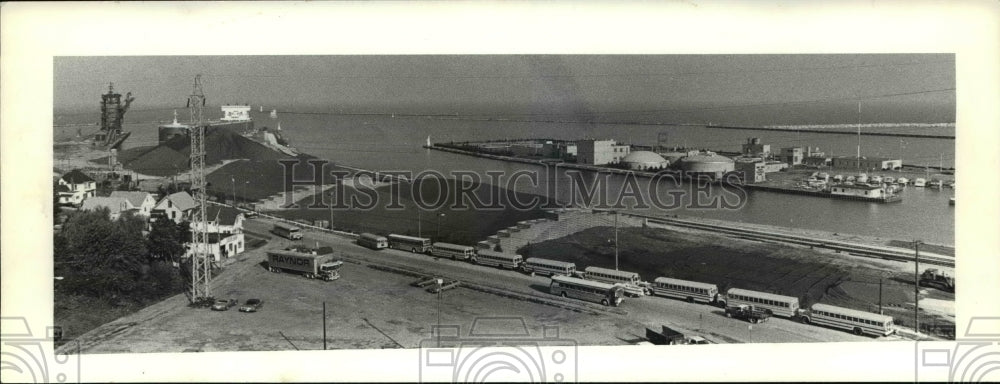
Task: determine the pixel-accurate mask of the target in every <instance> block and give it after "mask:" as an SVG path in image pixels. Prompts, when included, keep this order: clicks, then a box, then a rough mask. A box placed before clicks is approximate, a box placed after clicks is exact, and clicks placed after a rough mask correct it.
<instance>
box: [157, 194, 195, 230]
mask: <svg viewBox="0 0 1000 384" xmlns="http://www.w3.org/2000/svg"><path fill="white" fill-rule="evenodd" d="M197 207H198V204H197V203H195V201H194V198H192V197H191V195H189V194H188V193H187V192H184V191H181V192H177V193H173V194H170V195H167V196H166V197H164V198H162V199H160V201H159V202H158V203H156V206H154V207H153V210H152V211H150V216H149V218H150V220H153V221H155V220H159V219H161V218H165V219H169V220H173V221H174V222H175V223H180V222H182V221H184V220H187V219H188V218H189V217H190V215H191V211H194V209H195V208H197Z"/></svg>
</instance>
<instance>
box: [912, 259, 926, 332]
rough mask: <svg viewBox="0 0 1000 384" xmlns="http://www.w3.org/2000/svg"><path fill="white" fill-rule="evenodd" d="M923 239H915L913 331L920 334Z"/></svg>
mask: <svg viewBox="0 0 1000 384" xmlns="http://www.w3.org/2000/svg"><path fill="white" fill-rule="evenodd" d="M923 243H924V242H923V241H920V240H915V241H913V250H914V255H913V331H914V332H916V333H917V334H920V313H919V311H920V244H923Z"/></svg>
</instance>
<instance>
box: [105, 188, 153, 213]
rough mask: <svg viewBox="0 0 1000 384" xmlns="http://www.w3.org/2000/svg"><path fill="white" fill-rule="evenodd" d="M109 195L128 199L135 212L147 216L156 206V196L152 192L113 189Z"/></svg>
mask: <svg viewBox="0 0 1000 384" xmlns="http://www.w3.org/2000/svg"><path fill="white" fill-rule="evenodd" d="M111 197H120V198H123V199H125V200H128V202H129V203H131V204H132V207H134V208H135V209H136V210H137V211H136V214H137V215H139V216H142V217H146V218H148V217H149V215H150V214H152V213H153V208H155V207H156V197H154V196H153V194H152V193H149V192H142V191H114V192H111Z"/></svg>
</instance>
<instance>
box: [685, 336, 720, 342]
mask: <svg viewBox="0 0 1000 384" xmlns="http://www.w3.org/2000/svg"><path fill="white" fill-rule="evenodd" d="M687 343H688V344H715V343H713V342H712V341H711V340H708V339H706V338H704V337H701V336H688V337H687Z"/></svg>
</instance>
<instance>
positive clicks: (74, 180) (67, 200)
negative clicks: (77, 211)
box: [56, 169, 97, 207]
mask: <svg viewBox="0 0 1000 384" xmlns="http://www.w3.org/2000/svg"><path fill="white" fill-rule="evenodd" d="M56 194H57V195H58V196H59V204H62V205H74V206H78V207H79V206H80V204H82V203H83V200H85V199H86V198H88V197H93V196H94V195H96V194H97V182H95V181H94V179H92V178H91V177H90V176H87V174H85V173H83V172H81V171H80V170H79V169H74V170H72V171H69V172H67V173H66V174H65V175H63V176H62V177H60V178H59V185H58V186H57V188H56Z"/></svg>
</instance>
